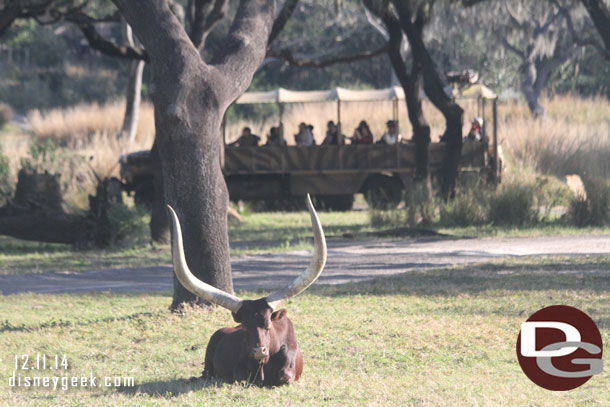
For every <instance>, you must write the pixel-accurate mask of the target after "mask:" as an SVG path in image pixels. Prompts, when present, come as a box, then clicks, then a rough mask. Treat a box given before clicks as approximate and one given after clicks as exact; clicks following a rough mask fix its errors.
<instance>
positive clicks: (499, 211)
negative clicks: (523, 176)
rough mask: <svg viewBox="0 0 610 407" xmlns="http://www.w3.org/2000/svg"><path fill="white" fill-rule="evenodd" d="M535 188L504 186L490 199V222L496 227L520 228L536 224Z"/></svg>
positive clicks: (516, 185)
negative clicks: (520, 226)
mask: <svg viewBox="0 0 610 407" xmlns="http://www.w3.org/2000/svg"><path fill="white" fill-rule="evenodd" d="M533 205H534V186H533V185H528V184H524V185H522V184H517V183H514V184H504V185H502V186H501V187H500V188H499V190H498V192H496V193H495V194H494V195H492V196H491V197H490V199H489V214H488V220H489V222H491V223H493V224H494V225H511V226H519V225H525V224H529V223H532V222H535V221H536V219H537V211H536V209H535V208H534V207H533Z"/></svg>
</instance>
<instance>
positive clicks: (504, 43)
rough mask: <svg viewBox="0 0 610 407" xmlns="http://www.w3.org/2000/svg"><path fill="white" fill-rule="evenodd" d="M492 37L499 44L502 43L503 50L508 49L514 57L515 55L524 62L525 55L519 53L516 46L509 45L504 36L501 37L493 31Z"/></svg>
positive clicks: (521, 52) (497, 32)
mask: <svg viewBox="0 0 610 407" xmlns="http://www.w3.org/2000/svg"><path fill="white" fill-rule="evenodd" d="M494 35H495V36H496V38H497V39H498V40H500V42H501V43H502V45H503V46H504V48H506V49H508V50H509V51H511V52H513V53H514V54H515V55H517V56H518V57H519V58H521V59H523V60H525V59H526V55H525V53H524V52H523V51H521V50H520V49H519V48H517V47H516V46H514V45H513V44H511V43H510V42H509V41H508V40H507V39H506V37H505V36H504V35H502V34H501V33H500V32H499V31H494Z"/></svg>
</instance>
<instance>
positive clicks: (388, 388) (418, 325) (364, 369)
mask: <svg viewBox="0 0 610 407" xmlns="http://www.w3.org/2000/svg"><path fill="white" fill-rule="evenodd" d="M609 266H610V259H609V258H608V257H580V258H561V257H559V258H539V257H538V258H520V259H515V260H501V261H494V262H491V263H486V264H481V265H475V266H466V267H457V268H456V267H452V268H451V269H436V270H427V271H421V272H414V273H408V274H405V275H400V276H396V277H392V278H383V279H379V280H375V281H373V282H365V283H358V284H347V285H340V286H333V287H328V286H327V287H314V288H312V289H310V290H308V291H307V292H306V293H305V294H303V295H302V296H300V297H298V299H296V300H294V301H291V302H290V303H289V304H288V305H287V307H288V309H289V311H288V314H289V316H290V318H292V320H293V321H294V323H295V326H296V330H297V334H298V335H299V343H300V344H301V347H302V349H303V352H304V355H305V368H304V373H303V377H302V379H301V380H300V381H298V382H297V383H295V384H294V385H291V386H285V387H281V388H273V389H265V388H259V387H256V386H249V385H248V383H239V384H234V385H228V384H223V383H219V382H216V381H203V380H197V381H191V380H189V379H190V378H191V377H195V376H198V375H200V373H201V371H202V361H203V358H204V353H205V346H206V343H207V339H208V337H209V336H210V335H211V334H212V332H213V331H214V330H215V329H216V328H218V327H220V326H227V325H229V326H230V325H231V324H233V321H232V319H231V316H230V313H229V312H228V311H226V310H222V309H217V310H213V311H202V310H200V309H186V310H185V311H184V312H183V313H182V314H173V315H172V314H170V315H168V313H167V305H168V303H169V302H170V300H171V295H170V293H159V294H134V295H126V294H122V295H121V294H107V293H98V294H89V295H31V294H24V295H18V296H9V297H2V298H0V312H1V313H2V315H3V316H2V319H0V345H1V346H0V349H1V350H0V358H1V359H2V361H1V362H0V376H1V377H2V378H3V380H2V383H1V384H0V389H2V392H1V393H0V404H3V405H11V406H22V405H23V406H25V405H32V404H36V405H39V406H54V405H66V406H67V405H82V404H87V405H89V406H98V405H99V406H108V405H121V406H131V405H133V406H147V405H181V406H191V405H192V406H195V405H197V406H208V405H209V406H232V405H235V404H236V403H239V404H242V405H251V406H259V405H260V406H263V405H268V404H269V403H274V404H279V405H303V406H312V405H313V406H317V405H330V406H346V405H347V406H362V405H371V406H373V405H401V406H445V405H447V402H448V400H450V403H451V404H454V405H531V404H535V405H540V406H553V407H554V406H581V405H582V406H584V405H594V406H604V405H607V404H608V402H610V391H609V389H608V386H607V380H608V371H607V370H605V371H604V373H602V374H601V375H599V376H596V377H594V378H593V379H591V381H590V382H588V383H586V384H585V385H583V386H582V387H580V388H578V389H576V390H573V391H569V392H549V391H547V390H544V389H541V388H539V387H538V386H536V385H534V384H533V383H531V382H530V381H529V380H528V379H527V378H526V377H525V375H523V374H522V373H521V371H520V369H519V366H518V364H517V363H516V356H515V343H516V338H517V334H518V332H519V327H520V324H521V323H522V322H523V321H524V319H525V318H527V317H528V316H529V315H530V314H531V313H532V312H533V311H535V310H537V309H539V308H541V307H544V306H546V305H550V304H556V303H562V304H568V305H572V306H575V307H578V308H580V309H582V310H583V311H585V312H587V313H588V314H589V315H592V316H593V317H594V319H595V321H596V322H597V325H598V327H599V328H600V330H601V333H602V337H603V340H604V342H607V341H608V340H609V339H610V337H609V336H610V327H609V322H608V321H610V319H609V318H610V314H609V309H608V303H609V300H610V298H608V290H609V288H610V287H608V281H609V279H608V277H609V276H608V268H609ZM239 295H240V296H242V297H247V298H254V297H257V296H259V295H262V293H257V292H242V293H239ZM92 344H94V345H92ZM25 353H27V354H30V355H36V354H46V355H49V356H50V357H52V356H54V355H56V354H58V355H60V356H61V355H64V354H65V355H66V356H67V359H68V363H69V368H68V370H67V371H66V372H45V373H43V375H50V376H52V375H55V374H57V373H60V374H61V373H66V374H67V375H75V376H80V375H86V376H89V375H90V372H93V374H94V375H95V376H97V377H106V376H110V377H114V376H119V377H132V378H134V381H135V386H134V387H126V386H121V387H119V388H115V387H111V388H103V387H102V388H99V387H98V388H94V389H71V390H69V391H63V390H60V389H58V390H55V391H51V390H42V389H23V388H20V389H9V388H8V377H10V376H11V375H12V373H13V366H14V355H15V354H18V355H21V354H25ZM604 362H606V363H607V356H604ZM19 373H21V375H22V376H26V375H34V374H36V371H27V372H24V371H22V372H19V371H17V374H19ZM98 384H99V383H98Z"/></svg>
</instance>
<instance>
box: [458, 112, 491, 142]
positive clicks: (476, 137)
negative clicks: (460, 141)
mask: <svg viewBox="0 0 610 407" xmlns="http://www.w3.org/2000/svg"><path fill="white" fill-rule="evenodd" d="M467 141H469V142H474V141H487V135H486V134H485V128H484V127H483V119H481V118H480V117H478V116H477V117H475V118H474V119H472V126H471V127H470V132H468V135H467V136H466V137H464V142H467Z"/></svg>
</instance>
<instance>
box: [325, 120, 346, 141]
mask: <svg viewBox="0 0 610 407" xmlns="http://www.w3.org/2000/svg"><path fill="white" fill-rule="evenodd" d="M342 140H343V139H342V137H341V136H340V135H339V128H338V127H337V125H336V124H335V122H334V121H332V120H331V121H329V122H328V123H327V124H326V137H324V141H322V145H323V146H336V145H339V144H342V143H341V141H342Z"/></svg>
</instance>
